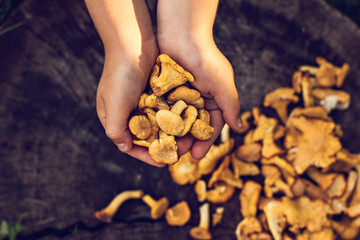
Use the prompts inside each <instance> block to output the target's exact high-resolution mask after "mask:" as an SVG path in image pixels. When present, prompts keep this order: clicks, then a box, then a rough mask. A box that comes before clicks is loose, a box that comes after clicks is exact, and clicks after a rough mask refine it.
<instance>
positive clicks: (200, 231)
mask: <svg viewBox="0 0 360 240" xmlns="http://www.w3.org/2000/svg"><path fill="white" fill-rule="evenodd" d="M199 212H200V221H199V225H198V226H197V227H193V228H192V229H190V235H191V237H193V238H194V239H199V240H208V239H211V234H210V232H209V224H210V204H209V203H204V204H203V205H201V206H200V207H199Z"/></svg>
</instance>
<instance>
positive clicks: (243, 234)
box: [235, 217, 262, 240]
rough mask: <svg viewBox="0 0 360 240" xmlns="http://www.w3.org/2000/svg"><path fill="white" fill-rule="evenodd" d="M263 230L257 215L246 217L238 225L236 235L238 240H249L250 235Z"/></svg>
mask: <svg viewBox="0 0 360 240" xmlns="http://www.w3.org/2000/svg"><path fill="white" fill-rule="evenodd" d="M261 231H262V227H261V223H260V221H259V220H258V219H256V218H255V217H245V218H244V219H243V220H242V221H241V222H239V224H238V225H237V227H236V230H235V235H236V239H237V240H248V239H250V235H252V234H254V233H260V232H261Z"/></svg>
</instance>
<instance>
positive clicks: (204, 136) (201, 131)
mask: <svg viewBox="0 0 360 240" xmlns="http://www.w3.org/2000/svg"><path fill="white" fill-rule="evenodd" d="M214 131H215V129H214V128H213V127H212V126H210V125H209V124H207V123H206V122H205V121H203V120H201V119H196V121H195V122H194V123H193V125H192V127H191V129H190V132H191V134H192V135H193V136H194V137H195V138H197V139H199V140H204V141H205V140H208V139H210V138H211V136H212V135H213V133H214Z"/></svg>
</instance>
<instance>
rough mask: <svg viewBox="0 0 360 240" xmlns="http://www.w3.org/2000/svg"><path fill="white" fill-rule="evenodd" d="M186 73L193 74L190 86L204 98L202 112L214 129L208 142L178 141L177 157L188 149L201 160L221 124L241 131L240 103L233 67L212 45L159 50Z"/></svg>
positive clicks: (204, 43) (192, 43)
mask: <svg viewBox="0 0 360 240" xmlns="http://www.w3.org/2000/svg"><path fill="white" fill-rule="evenodd" d="M161 46H162V45H160V51H161V53H166V54H168V55H169V56H170V57H171V58H173V59H174V60H175V61H176V62H178V63H179V64H180V65H181V66H183V67H184V68H185V69H186V70H188V71H189V72H191V73H192V74H193V75H194V78H195V81H194V82H192V85H193V86H194V87H195V88H196V89H197V90H198V91H200V92H201V94H202V96H203V97H204V98H205V109H206V110H208V111H209V112H210V115H211V125H212V126H213V127H214V128H215V132H214V134H213V136H212V137H211V138H210V139H209V140H207V141H200V140H196V139H194V138H192V137H190V136H187V137H186V138H184V139H179V140H178V146H179V152H180V154H182V153H184V152H186V151H187V150H189V149H191V154H192V156H193V157H195V158H201V157H203V156H204V155H205V154H206V152H207V151H208V150H209V148H210V147H211V145H212V144H213V143H214V141H215V139H216V138H217V137H218V136H219V134H220V132H221V129H222V127H223V126H224V121H225V122H226V123H227V124H228V125H229V126H230V127H231V128H233V129H239V128H241V124H242V123H241V121H239V119H240V103H239V100H238V94H237V91H236V87H235V84H234V74H233V68H232V66H231V64H230V63H229V61H228V60H227V59H226V58H225V57H224V55H223V54H222V53H221V52H220V51H219V50H218V49H217V47H216V45H215V43H213V42H211V41H209V42H208V43H206V42H205V41H202V42H201V43H200V44H196V43H194V42H190V41H186V42H185V43H184V45H182V44H178V45H177V46H182V47H181V48H182V49H181V50H180V49H176V47H171V48H168V49H164V48H161Z"/></svg>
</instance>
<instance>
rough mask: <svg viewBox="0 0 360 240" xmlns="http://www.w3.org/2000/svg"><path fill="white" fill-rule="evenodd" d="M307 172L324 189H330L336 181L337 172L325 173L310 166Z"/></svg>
mask: <svg viewBox="0 0 360 240" xmlns="http://www.w3.org/2000/svg"><path fill="white" fill-rule="evenodd" d="M306 174H307V175H308V176H309V177H310V178H311V180H313V181H314V182H316V183H317V184H318V185H319V186H320V187H321V188H322V189H323V190H324V191H326V190H328V189H329V188H330V187H331V185H332V184H333V183H334V181H335V178H336V176H337V175H336V173H323V172H320V171H318V170H317V169H316V168H315V167H309V168H308V169H307V170H306Z"/></svg>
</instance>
